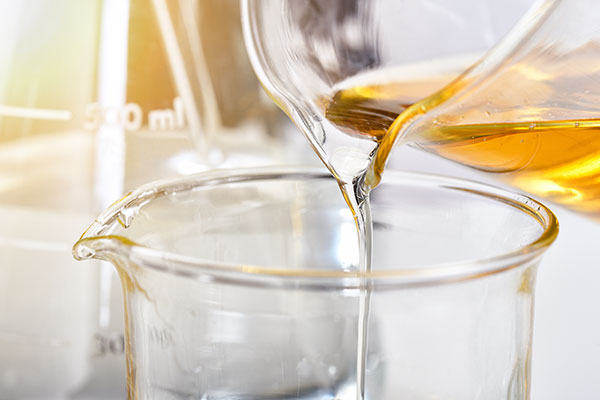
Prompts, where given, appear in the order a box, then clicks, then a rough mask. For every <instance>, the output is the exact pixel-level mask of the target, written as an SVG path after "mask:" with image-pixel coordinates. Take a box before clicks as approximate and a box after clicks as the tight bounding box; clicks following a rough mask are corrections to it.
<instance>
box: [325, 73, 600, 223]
mask: <svg viewBox="0 0 600 400" xmlns="http://www.w3.org/2000/svg"><path fill="white" fill-rule="evenodd" d="M505 79H509V80H511V81H514V82H511V83H512V84H513V85H518V84H519V82H520V81H518V80H517V77H516V76H515V75H514V74H513V76H511V75H510V74H509V75H507V77H505ZM441 81H443V79H436V80H423V81H412V82H409V83H401V82H396V83H385V84H377V85H366V86H358V87H352V88H350V89H345V90H340V91H338V92H336V93H335V94H334V95H333V96H332V97H331V99H330V100H329V101H328V103H327V105H326V109H325V116H326V118H327V119H328V120H329V121H330V122H332V123H334V124H335V125H336V126H337V127H338V128H339V129H341V130H343V131H345V132H347V133H351V134H355V135H356V134H359V135H363V136H366V137H367V138H369V139H370V140H374V141H377V142H378V150H377V153H376V155H375V158H374V160H373V163H372V166H371V167H372V171H371V177H370V179H371V181H370V182H369V181H368V182H367V183H368V184H370V186H371V187H374V186H376V185H377V184H378V182H379V179H380V177H381V174H382V172H383V169H384V167H385V162H386V160H387V157H388V156H389V153H390V151H391V149H392V147H393V146H394V145H395V143H396V140H397V139H398V138H397V136H398V134H399V132H400V131H401V129H402V126H403V124H404V123H405V122H406V121H409V120H410V119H411V118H414V117H415V116H418V115H422V114H425V113H427V112H429V111H431V110H432V109H434V108H435V107H436V106H437V105H439V104H441V103H443V102H444V101H446V100H447V99H448V98H450V97H452V95H453V94H455V93H456V92H457V91H458V90H460V88H461V87H462V85H464V84H465V82H461V81H460V80H459V81H455V82H454V83H453V84H450V85H448V86H446V87H445V88H444V89H443V90H441V91H440V92H437V93H436V95H434V96H431V97H425V98H424V99H423V100H419V95H421V96H424V95H427V93H428V92H431V90H432V88H433V89H435V88H436V86H438V87H439V86H440V82H441ZM530 85H531V84H530ZM482 108H484V107H482ZM482 108H480V109H478V110H475V109H473V110H465V111H464V114H463V115H460V116H454V117H448V118H446V119H444V118H440V120H434V121H433V123H431V124H427V125H424V126H425V127H424V128H421V129H420V130H419V131H418V132H412V133H411V134H410V135H409V136H408V137H406V138H403V139H404V140H403V142H404V143H409V144H411V145H413V146H416V147H419V148H422V149H424V150H427V151H429V152H432V153H435V154H438V155H440V156H442V157H444V158H447V159H449V160H452V161H456V162H459V163H461V164H464V165H467V166H470V167H473V168H477V169H480V170H483V171H486V172H492V173H496V174H498V176H499V177H500V178H501V179H502V180H505V181H507V182H508V183H510V184H512V185H514V186H516V187H519V188H521V189H523V190H524V191H526V192H529V193H532V194H534V195H538V196H540V197H542V198H545V199H547V200H551V201H554V202H557V203H561V204H563V205H566V206H568V207H570V208H572V209H574V210H577V211H579V212H582V213H586V214H589V215H591V216H592V217H594V218H600V119H576V120H570V119H569V120H551V121H544V120H538V119H531V120H527V121H524V122H499V123H464V124H463V123H460V121H464V120H468V119H469V116H470V115H471V114H473V113H476V112H477V113H479V114H485V113H487V112H486V111H483V110H482ZM537 111H538V110H536V109H534V108H533V107H531V108H530V109H528V108H527V107H521V108H519V118H521V119H522V115H524V114H527V113H529V114H530V115H536V114H539V113H538V112H537ZM514 113H515V112H514V110H513V111H512V114H510V113H504V115H500V117H498V116H496V117H497V118H498V119H499V120H506V119H508V120H509V121H510V118H511V117H514V116H515V114H514ZM484 117H485V115H484ZM492 117H493V116H492ZM505 118H506V119H505ZM474 119H475V118H474ZM479 119H482V118H479Z"/></svg>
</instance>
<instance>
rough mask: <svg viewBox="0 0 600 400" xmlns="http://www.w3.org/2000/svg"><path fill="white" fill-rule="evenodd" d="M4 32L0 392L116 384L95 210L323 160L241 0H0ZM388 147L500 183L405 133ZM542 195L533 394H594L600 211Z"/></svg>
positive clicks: (0, 62) (111, 315)
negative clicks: (81, 245)
mask: <svg viewBox="0 0 600 400" xmlns="http://www.w3.org/2000/svg"><path fill="white" fill-rule="evenodd" d="M525 3H527V2H525V1H517V0H515V1H511V2H506V5H505V7H524V4H525ZM529 3H530V2H529ZM0 38H2V40H1V41H0V217H1V218H2V223H1V224H0V399H22V398H27V399H54V398H55V399H90V400H91V399H122V398H124V397H125V396H124V393H125V366H124V359H123V353H124V348H123V328H122V325H123V324H122V318H123V315H122V311H121V308H122V305H121V294H120V287H119V284H118V279H117V278H116V276H115V273H114V272H113V269H112V267H111V266H109V265H103V264H101V263H99V262H98V263H97V264H96V265H95V266H91V263H90V262H87V263H82V264H79V263H76V262H75V261H74V260H73V259H72V257H71V246H72V244H73V243H74V242H75V241H76V240H77V238H78V237H79V236H80V235H81V233H82V232H83V231H84V230H85V228H86V227H87V226H88V225H89V224H90V223H91V222H92V221H93V219H94V218H95V216H96V215H97V214H98V213H99V212H100V211H101V210H102V209H104V208H105V207H106V206H107V205H109V204H110V203H111V202H112V201H114V200H116V199H118V198H119V197H120V196H121V195H122V194H123V193H125V192H127V191H128V190H130V189H132V188H134V187H136V186H139V185H140V184H143V183H146V182H148V181H151V180H156V179H160V178H166V177H171V176H178V175H187V174H192V173H196V172H200V171H203V170H207V169H211V168H229V167H233V168H235V167H243V166H258V165H270V164H302V165H313V166H316V165H321V164H320V162H319V161H318V159H317V157H316V156H315V155H314V153H313V151H312V150H311V148H310V147H309V145H308V143H307V141H306V140H305V139H304V138H303V137H302V135H301V134H300V132H299V131H297V130H296V128H295V127H294V126H293V125H292V124H291V123H290V122H289V120H288V118H287V117H286V116H285V115H284V114H283V113H282V112H281V111H280V110H279V109H278V108H277V107H276V106H275V104H274V103H273V102H272V101H271V100H270V99H269V98H268V97H267V96H266V95H265V94H264V92H263V90H262V88H261V87H260V84H259V82H258V81H257V79H256V77H255V75H254V72H253V70H252V67H251V66H250V63H249V61H248V57H247V55H246V52H245V48H244V41H243V37H242V28H241V23H240V12H239V2H238V1H237V0H200V1H193V0H188V1H185V0H183V1H178V2H176V1H167V0H128V1H127V0H86V1H77V0H70V1H53V0H27V1H21V2H14V1H9V0H0ZM390 165H391V167H392V168H397V169H407V170H415V171H427V172H434V173H441V174H446V175H453V176H459V177H465V178H470V179H475V180H479V181H488V182H490V183H494V184H497V182H496V181H494V180H493V177H490V176H488V175H484V174H480V173H478V172H476V171H473V170H470V169H468V168H465V167H462V166H459V165H456V164H453V163H451V162H448V161H445V160H442V159H440V158H437V157H435V156H433V155H430V154H426V153H423V152H420V151H418V150H415V149H412V148H408V147H407V148H401V149H396V151H395V153H394V154H393V156H392V159H391V161H390ZM553 209H554V210H555V212H556V214H557V216H558V217H559V220H560V222H561V233H560V235H559V238H558V240H557V242H556V244H555V245H554V246H553V247H552V248H551V249H550V251H549V252H548V255H547V256H546V258H545V259H544V261H543V263H542V266H541V267H540V270H539V275H538V276H539V278H538V285H537V303H536V311H535V314H536V315H535V318H536V319H535V329H534V331H535V334H534V354H533V371H532V375H533V391H532V398H533V399H545V400H553V399H566V398H573V399H598V398H600V381H599V380H598V379H597V377H596V373H597V371H599V370H600V312H599V309H598V305H599V304H600V290H599V289H600V283H599V282H600V269H599V267H600V262H599V261H598V260H600V249H599V248H597V247H596V246H595V241H596V240H595V239H596V238H597V237H600V226H599V225H598V224H597V223H593V222H591V221H590V220H587V219H584V218H582V217H580V216H577V215H575V214H573V213H571V212H569V211H565V210H564V209H562V208H560V207H556V206H555V207H553Z"/></svg>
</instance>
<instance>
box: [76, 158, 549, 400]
mask: <svg viewBox="0 0 600 400" xmlns="http://www.w3.org/2000/svg"><path fill="white" fill-rule="evenodd" d="M371 204H372V216H373V222H374V241H373V242H374V250H373V254H374V259H373V265H372V270H371V271H370V272H368V273H361V272H359V269H358V251H357V247H356V241H357V238H356V235H357V233H356V228H355V224H354V220H353V217H352V215H351V213H350V210H349V208H348V207H347V205H346V203H345V202H344V201H343V199H342V198H341V196H339V187H338V185H337V182H336V180H335V179H334V178H333V177H332V176H331V175H330V174H329V173H328V172H327V171H321V170H310V169H308V170H307V169H305V168H304V169H296V168H271V169H258V170H246V171H239V170H238V171H226V170H223V171H214V172H211V173H204V174H199V175H195V176H192V177H187V178H183V179H177V180H169V181H162V182H158V183H154V184H149V185H146V186H144V187H142V188H140V189H138V190H136V191H134V192H132V193H130V194H128V195H127V196H125V197H124V198H123V199H121V200H120V201H118V202H117V203H115V204H113V205H112V206H111V207H110V208H109V209H108V210H107V211H106V212H104V213H103V214H102V215H100V216H99V217H98V218H97V219H96V221H95V222H94V223H93V224H92V225H91V226H90V228H89V229H88V230H87V231H86V232H85V233H84V234H83V236H82V238H81V239H80V240H79V241H78V242H77V243H76V244H75V246H74V255H75V257H76V258H78V259H90V258H98V259H102V260H108V261H110V262H112V263H113V264H114V265H115V267H116V268H117V270H118V272H119V275H120V278H121V282H122V287H123V293H124V298H125V319H126V325H127V340H126V348H127V366H128V368H127V371H128V398H129V399H210V398H239V399H273V398H286V399H333V398H335V399H340V400H350V399H351V400H354V399H356V379H355V378H356V376H357V375H356V372H357V371H356V365H357V363H356V356H357V340H358V339H357V336H358V335H357V330H358V318H359V302H360V299H361V292H362V291H369V292H370V303H371V304H370V310H371V311H370V316H369V320H368V322H367V334H368V348H367V361H366V393H367V398H370V399H382V400H384V399H399V398H411V399H421V398H422V399H431V398H456V399H474V398H489V399H513V400H515V399H527V398H528V394H529V377H530V359H531V334H532V331H531V330H532V317H533V316H532V309H533V302H534V286H535V277H536V269H537V265H538V263H539V261H540V258H541V256H542V254H543V253H544V251H545V250H546V249H547V247H548V246H549V245H550V244H551V243H552V242H553V240H554V239H555V237H556V235H557V232H558V225H557V222H556V219H555V217H554V215H553V214H552V213H551V212H550V211H549V210H548V209H547V208H546V207H544V206H543V205H541V204H540V203H538V202H536V201H534V200H532V199H530V198H527V197H526V196H523V195H518V194H513V193H511V192H508V191H505V190H501V189H497V188H494V187H490V186H486V185H482V184H478V183H474V182H469V181H462V180H456V179H450V178H444V177H438V176H430V175H421V174H408V173H389V174H388V175H387V176H386V179H385V180H384V182H383V183H382V184H381V187H380V188H378V190H376V191H375V192H373V194H372V203H371ZM81 268H85V266H81Z"/></svg>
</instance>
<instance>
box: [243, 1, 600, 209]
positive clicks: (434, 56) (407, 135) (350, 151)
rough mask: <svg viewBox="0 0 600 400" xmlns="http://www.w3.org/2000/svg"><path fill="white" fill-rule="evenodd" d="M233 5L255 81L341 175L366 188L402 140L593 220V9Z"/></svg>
mask: <svg viewBox="0 0 600 400" xmlns="http://www.w3.org/2000/svg"><path fill="white" fill-rule="evenodd" d="M532 3H533V4H532ZM243 4H244V21H245V22H246V28H245V32H246V39H247V44H248V47H249V49H250V53H251V55H252V57H251V58H252V62H253V65H254V67H255V69H256V71H257V73H258V75H259V77H260V79H261V80H262V81H263V82H264V85H265V87H266V88H267V90H268V91H269V92H270V93H271V95H272V96H273V97H274V98H275V99H276V100H277V102H278V104H279V105H280V106H282V107H283V108H284V109H286V110H287V111H288V113H289V114H290V116H291V117H292V119H294V121H295V122H296V123H297V125H298V126H299V127H300V128H301V129H302V131H303V132H304V133H305V135H306V136H307V137H308V138H309V140H310V141H311V143H312V145H313V147H314V148H315V149H316V150H317V152H318V153H319V155H320V157H321V159H322V160H323V161H324V162H325V163H326V164H327V165H328V167H329V168H330V169H331V170H332V172H333V173H334V174H336V176H339V177H340V178H341V180H343V181H348V180H351V179H355V178H356V177H363V179H364V180H365V181H366V183H367V185H368V186H370V187H374V186H376V185H377V184H378V182H379V180H380V178H381V174H382V172H383V169H384V167H385V163H386V161H387V159H388V157H389V155H390V152H391V151H392V148H393V147H394V146H395V145H396V144H400V143H408V144H412V145H413V146H417V147H419V148H423V149H425V150H427V151H431V152H434V153H436V154H439V155H441V156H443V157H446V158H448V159H451V160H454V161H458V162H460V163H463V164H465V165H468V166H471V167H474V168H478V169H480V170H483V171H487V172H493V173H496V174H497V176H498V178H499V179H503V180H506V181H508V182H509V183H511V184H514V185H516V186H518V187H520V188H523V189H525V190H526V191H529V192H531V193H534V194H536V195H539V196H542V197H544V198H546V199H549V200H553V201H556V202H559V203H561V204H564V205H567V206H568V207H571V208H573V209H575V210H578V211H580V212H584V213H587V214H588V215H590V216H592V217H594V216H598V215H600V202H599V200H598V198H599V193H600V192H599V186H598V185H597V183H596V182H597V180H598V177H599V173H600V169H599V167H598V165H599V163H598V154H600V153H599V151H600V150H599V149H600V147H599V146H598V145H597V142H596V141H597V139H598V138H597V131H598V126H599V125H600V124H599V123H598V115H599V112H598V107H597V101H596V100H597V97H598V95H599V94H600V75H599V74H598V69H597V64H598V60H599V59H600V30H599V28H598V24H597V20H598V18H599V17H600V5H599V4H598V2H596V1H594V0H543V1H536V2H535V3H534V2H531V1H529V2H528V1H523V2H504V3H502V5H500V3H498V4H496V3H494V2H485V1H470V0H464V1H456V2H451V3H449V2H442V1H431V2H430V1H427V2H412V3H411V2H397V1H393V0H389V1H386V0H375V1H370V2H366V3H365V2H361V1H359V0H347V1H341V2H337V3H336V4H335V5H328V6H327V7H322V5H320V4H318V3H315V2H308V1H274V0H245V1H244V3H243ZM528 6H530V7H529V9H528V10H527V7H528Z"/></svg>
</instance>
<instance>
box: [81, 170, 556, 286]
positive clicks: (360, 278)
mask: <svg viewBox="0 0 600 400" xmlns="http://www.w3.org/2000/svg"><path fill="white" fill-rule="evenodd" d="M281 178H286V179H290V180H299V179H334V178H333V177H332V176H331V173H330V172H329V171H327V170H326V169H324V168H315V167H306V166H273V167H259V168H244V169H234V170H233V169H231V170H230V169H217V170H213V171H209V172H202V173H198V174H194V175H188V176H184V177H179V178H172V179H167V180H160V181H156V182H152V183H149V184H146V185H143V186H141V187H140V188H138V189H136V190H134V191H131V192H129V193H127V194H125V195H124V196H123V197H122V198H121V199H120V200H118V201H116V202H115V203H113V204H112V205H111V206H110V207H109V208H108V209H106V210H105V211H104V212H103V213H102V214H100V216H99V217H98V218H96V220H95V221H94V222H93V223H92V224H91V225H90V226H89V227H88V229H87V230H86V231H85V232H84V233H83V235H82V236H81V238H80V239H79V240H78V241H77V243H75V245H74V246H73V254H74V256H75V258H77V259H80V260H81V259H87V258H93V257H94V256H93V255H91V254H86V252H88V251H89V248H90V246H89V244H90V243H91V242H95V243H99V242H102V245H101V246H99V247H101V248H102V249H104V250H106V251H107V252H111V253H116V254H120V255H122V256H124V257H127V258H128V259H130V260H133V261H135V262H136V265H143V266H144V267H148V268H152V269H155V270H159V271H163V272H167V273H171V274H176V275H181V276H184V277H188V278H198V279H203V280H209V281H225V282H230V283H240V284H243V285H252V286H277V287H286V286H291V287H295V288H298V287H302V288H306V289H318V290H320V289H332V288H334V289H335V288H337V289H360V288H363V287H366V286H371V285H377V286H378V287H381V288H385V287H390V288H394V287H399V286H401V287H412V286H415V287H418V286H428V285H438V284H443V283H451V282H460V281H466V280H471V279H476V278H479V277H484V276H488V275H493V274H496V273H499V272H502V271H506V270H510V269H513V268H516V267H519V266H522V265H525V264H528V263H530V262H535V261H537V260H538V258H539V257H541V255H542V254H543V252H544V251H545V250H546V249H547V248H548V247H549V246H550V245H551V244H552V242H553V241H554V240H555V239H556V237H557V235H558V230H559V224H558V220H557V218H556V216H555V215H554V213H553V212H552V211H551V210H550V209H549V208H548V207H547V206H545V205H544V204H542V203H541V202H539V201H537V200H535V199H533V198H531V197H529V196H527V195H524V194H520V193H516V192H513V191H510V190H507V189H503V188H499V187H496V186H493V185H489V184H485V183H480V182H476V181H472V180H468V179H463V178H454V177H448V176H443V175H438V174H431V173H421V172H412V171H411V172H406V171H393V170H391V171H386V175H385V178H384V182H387V183H390V181H393V182H403V183H409V184H411V185H413V184H414V185H419V186H425V187H439V188H441V189H449V190H457V191H463V192H469V193H472V194H475V195H478V196H482V197H486V198H488V199H491V200H493V201H496V202H500V203H504V204H507V205H509V206H512V207H515V208H517V209H518V210H520V211H521V212H523V213H525V214H527V215H529V217H531V218H533V219H535V220H536V221H537V223H538V224H539V225H540V226H541V227H542V228H543V229H542V231H541V232H540V233H539V235H537V236H536V237H535V238H534V239H532V240H531V241H529V242H528V243H526V244H525V245H523V246H521V247H519V248H517V249H515V250H513V251H509V252H505V253H502V254H500V255H494V256H491V257H487V258H477V259H467V260H462V261H452V262H442V263H434V264H431V265H427V267H426V268H423V267H419V268H404V267H403V268H397V269H386V270H374V271H368V272H362V271H346V270H341V269H340V270H331V269H308V268H307V269H301V268H295V269H291V268H277V267H262V266H259V265H246V264H231V263H224V262H218V261H214V260H209V259H202V258H197V257H191V256H186V255H182V254H176V253H172V252H167V251H163V250H157V249H153V248H150V247H147V246H145V245H143V244H140V243H137V242H135V241H133V240H132V239H130V238H126V237H124V236H120V235H113V234H106V233H105V232H103V230H105V228H106V226H107V225H109V224H111V223H114V222H115V221H118V222H119V224H120V225H122V226H123V225H124V224H126V221H124V219H126V218H127V215H126V213H123V210H127V209H130V208H132V206H133V207H134V208H135V207H141V206H143V205H144V204H145V203H146V202H148V201H150V200H152V199H153V198H156V197H158V196H164V195H168V194H173V193H175V192H180V191H187V190H193V189H194V188H200V187H203V186H214V185H219V184H225V183H243V182H252V181H261V180H272V179H281ZM94 247H98V246H94Z"/></svg>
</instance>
